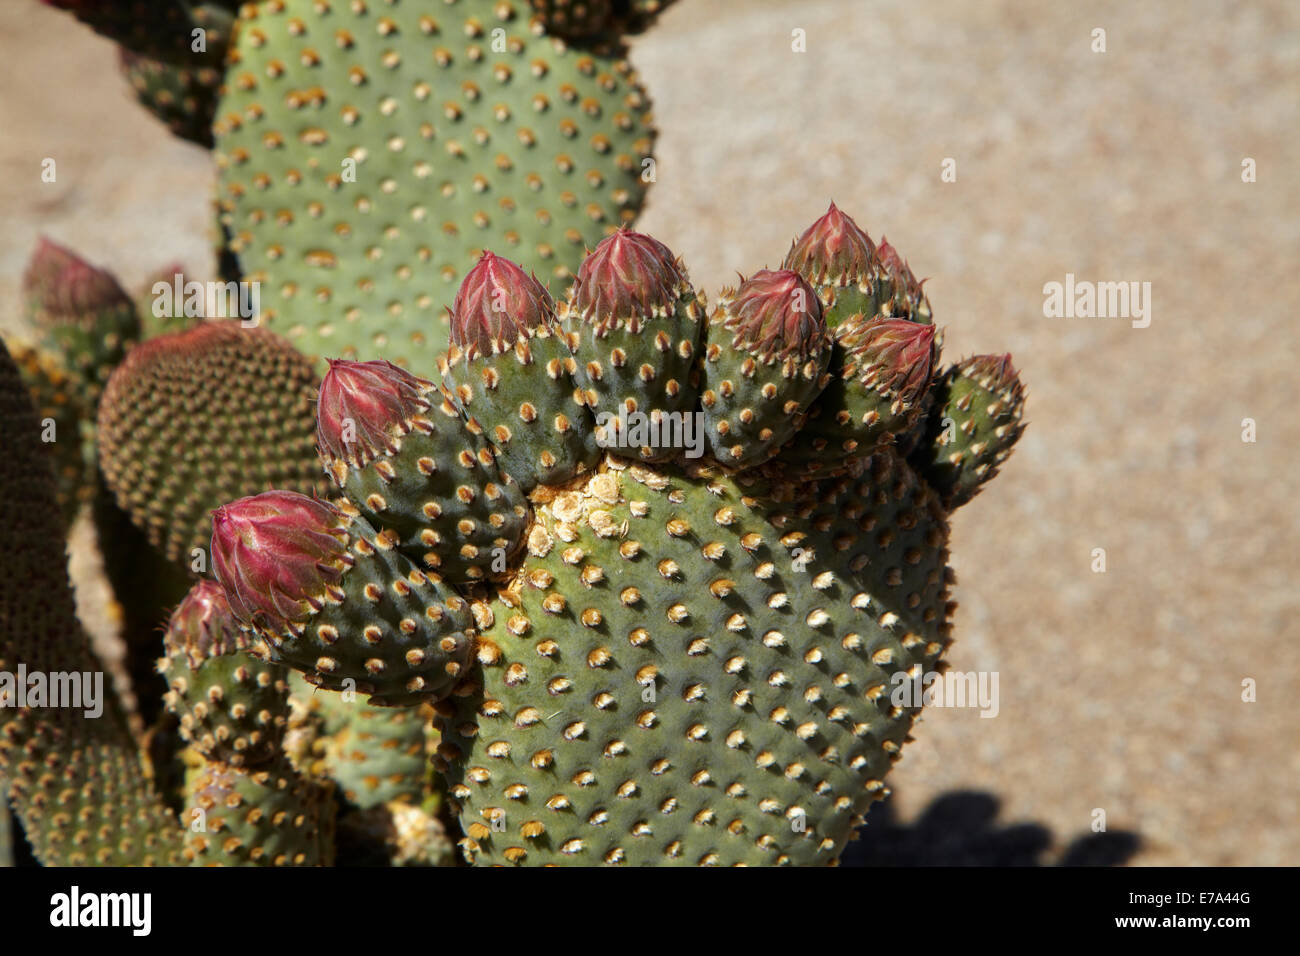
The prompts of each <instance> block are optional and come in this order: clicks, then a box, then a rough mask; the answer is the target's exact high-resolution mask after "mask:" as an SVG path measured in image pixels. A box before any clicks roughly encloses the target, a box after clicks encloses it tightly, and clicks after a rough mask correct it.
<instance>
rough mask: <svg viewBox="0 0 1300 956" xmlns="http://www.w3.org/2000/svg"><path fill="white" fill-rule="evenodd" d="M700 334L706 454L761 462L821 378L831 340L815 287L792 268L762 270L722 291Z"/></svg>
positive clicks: (784, 437) (732, 461) (792, 425)
mask: <svg viewBox="0 0 1300 956" xmlns="http://www.w3.org/2000/svg"><path fill="white" fill-rule="evenodd" d="M705 334H706V339H705V346H704V356H703V357H704V361H703V368H704V381H703V386H702V387H703V390H702V391H701V393H700V408H701V410H702V411H703V413H704V417H705V421H706V422H707V432H706V434H707V435H708V439H709V445H710V447H711V448H712V449H713V455H714V457H715V458H717V459H718V461H720V462H721V463H722V464H724V465H727V466H728V467H731V468H749V467H752V466H753V465H756V464H760V463H761V462H763V461H766V460H767V459H768V458H770V457H771V456H772V455H773V454H775V453H776V451H777V450H778V449H779V448H780V447H781V445H783V444H785V442H786V441H788V440H789V439H790V438H791V437H792V436H793V435H794V434H795V431H796V430H797V429H798V427H799V425H800V424H801V423H802V421H803V413H804V412H806V411H807V410H808V406H809V405H810V404H811V403H812V401H813V399H815V398H816V397H817V396H818V395H820V394H821V392H822V389H823V388H824V387H825V385H826V383H827V381H828V376H827V374H826V373H827V369H828V368H829V367H830V361H831V354H832V345H833V340H832V339H831V336H830V335H829V334H828V333H827V331H826V324H825V322H824V321H823V320H822V309H821V303H820V302H819V300H818V298H817V293H816V292H815V291H813V289H812V288H811V287H810V286H809V285H808V284H807V283H805V282H804V281H803V280H802V279H800V278H799V275H798V273H795V272H788V271H782V272H769V271H767V270H763V271H761V272H758V273H755V274H754V275H753V276H751V277H750V278H749V279H747V280H745V281H744V282H742V283H741V284H740V286H739V288H737V289H735V290H728V291H725V292H724V293H723V294H722V296H721V301H720V302H719V305H718V308H717V310H716V311H715V312H714V314H713V318H712V320H711V321H710V323H709V327H708V330H707V332H706V333H705Z"/></svg>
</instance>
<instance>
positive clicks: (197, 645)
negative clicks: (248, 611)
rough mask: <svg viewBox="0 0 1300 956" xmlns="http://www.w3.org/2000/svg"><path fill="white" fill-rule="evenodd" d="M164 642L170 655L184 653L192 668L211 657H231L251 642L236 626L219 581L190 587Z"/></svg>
mask: <svg viewBox="0 0 1300 956" xmlns="http://www.w3.org/2000/svg"><path fill="white" fill-rule="evenodd" d="M163 643H164V645H165V646H166V648H167V652H168V653H169V654H176V653H181V652H183V653H184V654H185V659H186V663H188V664H189V666H190V668H191V669H195V668H197V667H198V666H199V665H200V664H202V663H203V662H204V661H206V660H208V659H209V658H213V657H218V656H220V655H222V654H231V653H234V652H235V651H236V650H239V649H241V648H242V647H244V646H245V644H246V643H247V642H246V641H245V640H244V639H243V635H242V634H241V633H240V631H239V626H238V625H237V624H236V623H235V617H234V615H233V614H232V613H231V611H230V604H229V602H228V601H227V600H226V592H225V590H224V589H223V588H222V587H221V585H220V584H218V583H217V582H216V581H207V580H204V581H199V582H198V583H197V584H195V585H194V587H192V588H190V590H189V593H188V594H186V595H185V597H184V599H183V600H182V601H181V603H180V604H178V605H176V609H175V610H173V611H172V614H171V618H170V619H169V620H168V624H167V631H166V633H165V634H164V635H163Z"/></svg>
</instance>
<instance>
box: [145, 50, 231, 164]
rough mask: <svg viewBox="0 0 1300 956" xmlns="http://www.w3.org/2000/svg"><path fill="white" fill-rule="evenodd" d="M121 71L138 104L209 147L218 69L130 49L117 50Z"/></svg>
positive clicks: (181, 134) (182, 135)
mask: <svg viewBox="0 0 1300 956" xmlns="http://www.w3.org/2000/svg"><path fill="white" fill-rule="evenodd" d="M121 68H122V73H123V74H124V75H125V76H126V79H127V82H129V83H130V84H131V89H133V90H134V91H135V96H136V99H137V100H139V101H140V105H141V106H143V107H144V108H145V109H147V110H148V111H149V112H151V113H153V114H154V116H156V117H158V119H159V120H161V121H162V122H163V124H164V125H166V127H167V128H168V129H169V130H171V131H172V133H173V134H174V135H176V136H179V137H180V138H181V139H187V140H189V141H190V142H191V143H197V144H198V145H199V146H203V147H205V148H209V149H210V148H211V147H212V118H213V116H214V115H215V114H216V110H217V91H218V89H219V88H220V86H221V77H222V74H221V71H220V70H219V69H217V68H216V67H215V66H196V67H186V66H175V65H173V64H171V63H167V62H165V61H163V60H155V59H153V58H152V57H148V56H144V55H142V54H139V53H132V52H131V51H130V50H126V49H124V50H122V51H121Z"/></svg>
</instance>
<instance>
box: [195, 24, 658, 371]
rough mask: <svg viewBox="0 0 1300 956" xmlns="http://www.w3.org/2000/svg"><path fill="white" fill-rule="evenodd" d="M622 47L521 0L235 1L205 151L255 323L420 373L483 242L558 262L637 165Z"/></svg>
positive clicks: (638, 195)
mask: <svg viewBox="0 0 1300 956" xmlns="http://www.w3.org/2000/svg"><path fill="white" fill-rule="evenodd" d="M623 55H624V50H623V48H622V45H621V42H620V40H619V39H618V37H617V36H616V35H614V34H613V33H609V34H601V35H600V36H598V37H596V38H592V39H591V40H590V41H589V42H584V43H583V44H581V45H571V44H569V43H567V42H566V41H564V40H562V39H560V38H559V37H556V36H550V35H547V34H546V33H545V32H543V24H542V21H541V20H540V18H535V17H533V16H532V13H531V10H530V9H529V7H528V4H527V2H526V0H448V2H445V3H436V4H421V3H396V4H380V3H369V4H362V3H341V2H337V3H331V4H322V3H319V2H316V0H284V2H277V3H261V4H249V5H246V6H245V7H244V8H243V10H242V13H241V21H240V24H239V27H238V30H237V31H236V37H235V44H234V48H233V49H232V51H231V60H230V65H229V67H228V69H227V73H226V81H225V92H224V95H223V96H222V98H221V101H220V103H219V105H218V109H217V118H216V123H215V131H216V159H217V164H218V169H219V173H220V178H221V181H220V184H219V202H220V204H221V207H222V210H223V222H224V224H225V226H226V228H227V229H228V230H229V231H230V234H231V243H230V245H231V248H232V249H233V250H234V252H235V253H236V254H237V256H238V258H239V262H240V265H241V267H242V271H243V273H244V275H245V278H246V279H249V280H251V281H258V282H261V283H262V284H263V289H262V292H263V295H262V303H263V311H264V318H265V320H266V321H267V322H269V323H270V325H271V327H272V328H273V329H274V330H276V331H277V332H279V333H281V334H283V335H285V336H287V337H288V338H289V340H290V341H291V342H292V343H293V344H294V345H295V346H297V347H298V348H299V349H301V350H302V351H304V352H305V353H307V354H308V355H310V356H313V357H326V356H343V357H349V358H363V359H370V358H385V359H388V360H389V361H392V362H395V363H396V364H399V365H403V366H408V367H410V368H412V369H413V370H415V371H417V372H418V371H420V370H428V369H431V368H432V367H433V363H434V361H435V359H436V357H437V355H438V353H439V352H440V351H441V350H442V349H443V348H444V347H445V346H446V344H447V335H448V327H447V324H446V317H445V309H446V307H447V306H449V305H451V301H452V294H453V293H454V292H455V287H456V281H457V279H458V278H459V276H460V275H461V274H462V273H463V272H464V270H465V269H466V268H468V267H469V266H470V265H471V264H472V263H473V262H474V259H475V258H476V257H477V256H478V254H479V252H480V251H481V250H482V249H484V248H488V247H491V248H494V249H498V250H500V251H502V252H504V253H507V254H509V255H512V256H513V257H515V258H517V259H519V260H520V261H522V262H524V263H526V264H527V265H528V266H530V267H531V268H535V269H537V270H538V271H539V272H542V273H543V274H544V275H545V276H547V277H551V276H557V275H558V276H567V275H569V274H571V273H572V271H573V270H575V269H576V268H577V266H578V263H579V262H580V261H581V259H582V253H583V248H584V246H585V245H587V244H592V243H595V242H596V241H597V240H598V239H600V238H601V237H602V236H604V235H605V234H606V233H608V232H610V231H612V230H613V229H615V228H617V227H618V226H620V225H622V224H625V223H627V222H630V221H631V220H632V218H634V217H635V215H636V213H637V211H638V210H639V209H640V207H641V203H642V199H643V194H644V191H645V189H646V186H647V184H648V181H649V178H648V177H647V178H644V179H643V173H644V171H645V163H647V162H648V161H649V156H650V151H651V146H652V145H653V129H652V127H651V126H650V115H649V103H648V100H647V97H646V95H645V93H644V92H643V91H642V89H641V87H640V85H639V83H638V81H637V77H636V75H635V73H634V72H633V71H632V69H631V67H630V66H628V64H627V62H626V61H625V60H624V59H623Z"/></svg>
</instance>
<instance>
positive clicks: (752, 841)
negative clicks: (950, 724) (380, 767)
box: [436, 458, 946, 865]
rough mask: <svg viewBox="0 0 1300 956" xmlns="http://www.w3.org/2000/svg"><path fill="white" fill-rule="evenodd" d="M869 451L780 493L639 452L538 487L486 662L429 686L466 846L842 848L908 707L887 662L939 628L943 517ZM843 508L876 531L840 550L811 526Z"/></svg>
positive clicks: (479, 854) (903, 661)
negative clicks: (819, 489) (580, 477)
mask: <svg viewBox="0 0 1300 956" xmlns="http://www.w3.org/2000/svg"><path fill="white" fill-rule="evenodd" d="M616 461H617V460H616V459H613V458H610V459H608V462H609V463H610V464H615V463H616ZM877 471H879V476H878V477H876V478H874V479H873V480H872V482H871V483H870V484H869V486H868V487H866V488H865V489H863V488H860V487H854V486H852V485H850V486H847V487H846V488H844V489H843V490H839V489H838V487H837V488H836V491H835V493H834V494H830V493H828V494H827V495H826V496H825V498H824V499H818V498H815V497H814V498H812V499H810V500H809V501H807V504H806V507H805V508H804V509H794V510H792V511H790V512H789V513H784V512H783V513H779V514H773V515H765V514H763V513H761V512H760V511H758V510H756V509H755V506H754V504H753V503H752V500H749V499H746V497H745V496H743V495H742V494H741V493H740V490H739V489H738V487H737V486H736V485H735V484H734V483H733V482H732V481H731V480H730V479H726V478H722V477H720V476H717V475H710V474H709V473H708V472H702V473H701V474H699V475H698V476H696V477H685V476H681V475H678V474H676V473H669V472H665V471H658V470H650V469H647V468H643V467H642V466H639V465H634V466H631V467H630V468H628V469H627V470H626V471H620V470H616V469H611V470H607V471H604V472H602V473H600V474H598V475H595V476H593V477H592V478H591V479H590V480H589V481H588V482H587V483H586V484H585V486H584V487H583V488H581V489H579V490H574V491H570V492H567V493H565V494H562V495H559V496H558V497H556V498H555V499H554V500H553V501H552V502H551V503H550V504H549V505H548V506H547V507H545V508H543V509H539V511H538V519H539V523H538V525H537V527H536V528H535V529H534V531H533V534H532V536H531V537H530V540H529V557H528V558H527V560H526V561H525V563H524V565H523V567H522V569H521V571H520V573H519V575H518V577H517V579H516V581H515V583H514V584H513V585H512V587H511V588H510V589H508V590H505V591H503V592H501V594H500V595H499V599H498V601H497V602H495V603H494V604H493V605H492V612H493V617H494V620H493V622H492V624H491V626H490V627H487V628H485V630H484V633H483V635H482V639H481V646H480V651H479V660H480V663H481V665H482V667H481V671H480V672H479V673H478V674H477V675H475V676H473V677H472V678H471V679H470V680H469V681H467V682H466V684H465V685H463V686H462V687H461V688H460V689H458V691H457V693H456V694H455V695H453V696H452V697H451V698H448V699H447V700H446V701H443V702H442V703H440V704H438V705H436V706H437V709H438V712H439V715H440V729H441V731H442V734H443V742H442V744H441V745H440V748H439V756H440V758H441V759H442V761H443V762H444V763H443V766H445V768H446V772H447V774H448V782H449V786H450V793H451V795H452V797H453V799H454V800H455V801H457V803H458V804H459V807H460V818H461V823H462V826H463V827H464V828H465V832H466V839H465V841H464V844H463V845H464V847H465V850H466V853H467V855H468V856H469V857H470V858H471V859H472V860H473V861H474V862H475V863H528V864H542V863H573V864H586V865H598V864H616V863H624V864H633V865H637V864H641V865H645V864H704V865H708V864H719V865H729V864H738V863H751V864H758V863H769V864H771V863H776V864H783V863H784V864H815V863H830V862H832V861H834V860H835V859H836V858H837V857H838V854H839V852H840V850H841V849H842V848H843V846H844V843H845V842H846V841H847V839H848V836H849V833H850V831H851V828H852V826H853V825H854V824H855V823H856V822H858V820H859V817H860V815H861V814H862V813H863V812H864V811H865V809H866V808H867V806H868V805H869V804H870V802H871V801H872V800H874V799H876V798H877V797H879V796H881V795H882V793H883V787H884V785H883V783H882V778H883V777H884V775H885V773H886V771H887V770H888V768H889V766H890V764H891V762H892V760H894V759H896V756H897V754H898V751H899V748H900V747H901V745H902V743H903V741H904V740H905V738H906V734H907V730H908V727H909V726H910V724H911V719H912V715H913V712H912V711H911V710H909V709H906V708H896V707H893V706H892V705H890V703H889V691H890V678H891V675H892V674H894V673H895V672H898V671H900V670H906V669H907V668H909V667H912V666H913V665H915V664H918V663H920V664H923V665H926V664H929V663H932V662H933V661H934V659H935V658H936V656H937V654H938V652H939V651H940V650H941V649H942V646H943V644H942V636H941V630H942V615H943V609H944V606H943V603H942V601H940V600H939V598H940V596H941V595H940V594H939V593H938V591H939V590H941V589H942V587H943V584H942V580H943V579H942V572H941V569H942V564H943V557H944V556H945V552H944V550H943V542H944V539H945V538H946V526H945V525H944V523H943V519H942V515H941V513H938V512H937V511H936V509H935V506H934V499H933V495H932V494H931V493H930V492H928V490H926V489H925V488H924V487H923V486H921V485H920V484H919V483H918V482H917V481H916V480H915V478H914V477H912V476H911V475H910V473H909V472H908V471H907V469H906V468H905V467H904V466H901V465H899V464H898V463H897V462H896V461H893V460H891V461H888V462H886V463H883V464H882V465H881V467H880V468H879V469H877ZM846 507H851V508H852V509H853V512H854V514H855V516H856V517H857V520H858V521H859V523H860V524H861V525H862V526H866V527H871V528H873V529H878V530H877V534H876V536H875V537H874V538H870V537H866V536H861V537H857V536H855V541H854V542H853V544H851V545H850V546H849V547H848V548H846V549H842V550H840V549H837V547H836V545H835V538H834V537H833V534H834V533H833V532H832V531H827V532H822V531H820V530H819V529H818V525H819V524H821V523H822V519H823V517H824V518H825V519H826V521H825V523H826V524H827V525H828V527H833V524H834V521H835V518H836V516H837V515H838V514H839V513H841V512H843V511H844V510H845V509H846ZM800 511H809V512H811V514H810V516H809V517H806V518H805V517H801V516H800ZM769 519H773V520H775V522H776V523H775V524H773V523H771V522H770V520H769ZM900 521H902V522H903V523H904V524H905V525H907V527H908V528H909V531H908V534H907V535H905V536H904V535H897V534H893V535H888V536H887V535H886V532H887V531H888V530H889V529H893V528H894V527H895V526H896V525H897V524H898V523H899V522H900ZM913 547H915V548H918V549H921V553H920V554H919V555H913V554H912V548H913ZM855 549H856V551H855ZM858 554H862V555H865V556H866V557H867V558H868V560H866V561H859V560H857V555H858ZM913 558H915V562H914V563H912V564H909V563H908V562H909V561H911V560H912V559H913ZM904 568H906V569H907V570H906V571H905V570H904ZM936 574H937V575H939V577H938V582H937V583H933V582H929V578H930V577H931V576H932V575H936ZM913 593H915V594H916V595H917V596H918V603H917V604H916V606H914V607H910V608H909V607H908V606H907V605H908V603H909V601H910V595H911V594H913ZM904 612H907V613H906V615H905V614H904ZM927 617H928V618H929V621H928V623H926V618H927Z"/></svg>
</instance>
